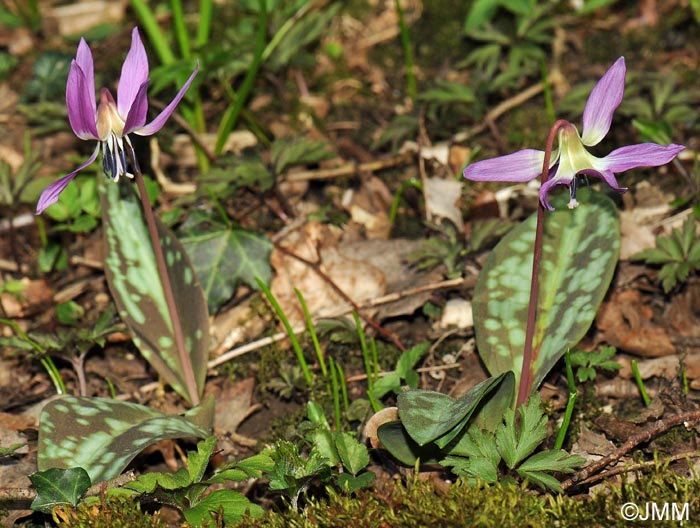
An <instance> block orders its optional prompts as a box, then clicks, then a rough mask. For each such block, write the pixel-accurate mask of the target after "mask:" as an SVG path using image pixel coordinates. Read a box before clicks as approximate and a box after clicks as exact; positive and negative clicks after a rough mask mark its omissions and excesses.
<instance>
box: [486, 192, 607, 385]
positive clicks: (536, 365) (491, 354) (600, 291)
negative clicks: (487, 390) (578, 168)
mask: <svg viewBox="0 0 700 528" xmlns="http://www.w3.org/2000/svg"><path fill="white" fill-rule="evenodd" d="M557 198H558V199H556V198H555V200H554V205H555V207H557V209H556V211H553V212H547V213H545V228H544V244H543V254H542V262H541V270H540V288H539V297H538V305H537V326H536V329H535V336H534V341H533V373H534V376H533V384H532V387H533V390H534V389H535V388H537V386H539V384H540V383H541V382H542V380H543V379H544V377H545V375H546V374H547V373H548V372H549V371H550V370H551V368H552V367H553V366H554V364H555V363H556V362H557V361H558V360H559V358H560V357H561V356H562V355H563V354H564V352H566V350H567V349H568V348H572V347H573V346H575V345H576V344H577V343H578V342H579V341H580V340H581V338H582V337H583V336H584V335H585V333H586V331H587V330H588V328H589V327H590V325H591V323H592V322H593V319H594V317H595V314H596V312H597V310H598V307H599V306H600V303H601V301H602V300H603V297H604V296H605V293H606V292H607V290H608V287H609V285H610V281H611V279H612V275H613V272H614V270H615V265H616V263H617V260H618V254H619V247H620V229H619V221H618V215H617V210H616V208H615V205H614V204H613V203H612V201H611V200H610V199H609V198H607V197H606V196H605V195H603V194H601V193H596V192H590V191H589V190H588V189H582V190H581V192H580V193H579V195H578V198H579V200H580V202H581V205H580V206H579V207H578V208H576V209H573V210H569V209H567V208H566V206H565V203H564V201H562V200H561V198H562V196H559V197H557ZM567 198H568V195H567ZM535 223H536V217H535V216H534V215H533V216H532V217H530V218H528V219H527V220H526V221H525V222H523V223H522V224H520V225H518V226H517V227H515V228H514V229H513V230H511V231H510V232H509V233H508V234H507V235H506V236H505V237H503V239H502V240H501V242H499V244H498V245H497V246H496V248H495V249H494V250H493V251H492V252H491V254H490V255H489V257H488V258H487V260H486V262H485V263H484V267H483V269H482V270H481V273H480V274H479V279H478V281H477V284H476V288H475V290H474V299H473V309H474V313H475V314H478V315H479V317H478V318H477V317H475V321H474V330H475V333H476V341H477V345H478V348H479V355H480V356H481V358H482V359H483V361H484V363H485V364H486V367H487V368H488V369H489V372H491V374H493V375H498V374H501V373H503V372H508V371H511V370H512V371H513V372H514V373H515V377H516V380H518V381H519V379H520V373H521V370H522V361H523V359H522V358H523V348H524V346H525V327H526V321H527V307H528V302H529V297H530V283H531V275H532V249H533V245H534V239H535ZM516 385H517V383H516ZM516 393H517V386H516Z"/></svg>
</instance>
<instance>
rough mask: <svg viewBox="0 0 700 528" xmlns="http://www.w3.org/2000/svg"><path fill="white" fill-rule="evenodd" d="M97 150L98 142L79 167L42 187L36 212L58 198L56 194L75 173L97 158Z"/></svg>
mask: <svg viewBox="0 0 700 528" xmlns="http://www.w3.org/2000/svg"><path fill="white" fill-rule="evenodd" d="M99 151H100V144H99V143H98V144H97V148H96V149H95V151H94V152H93V153H92V155H91V156H90V157H89V158H88V159H87V161H86V162H85V163H83V164H82V165H80V167H78V168H77V169H75V170H74V171H73V172H71V173H70V174H68V175H67V176H64V177H63V178H61V179H60V180H57V181H55V182H53V183H52V184H51V185H49V186H48V187H47V188H46V189H44V191H43V192H42V193H41V196H40V197H39V203H38V204H37V206H36V214H38V215H40V214H41V213H43V212H44V210H45V209H46V208H47V207H48V206H49V205H51V204H53V203H56V201H57V200H58V195H59V194H61V193H62V192H63V189H65V188H66V186H67V185H68V184H69V183H70V182H71V181H72V180H73V178H75V176H76V174H78V173H79V172H80V171H81V170H83V169H84V168H85V167H87V166H88V165H90V164H91V163H92V162H94V161H95V159H97V153H98V152H99Z"/></svg>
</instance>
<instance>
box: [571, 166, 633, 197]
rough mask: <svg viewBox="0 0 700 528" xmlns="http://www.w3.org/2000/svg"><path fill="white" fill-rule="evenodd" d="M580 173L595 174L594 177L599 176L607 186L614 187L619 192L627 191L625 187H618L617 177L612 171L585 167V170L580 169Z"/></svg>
mask: <svg viewBox="0 0 700 528" xmlns="http://www.w3.org/2000/svg"><path fill="white" fill-rule="evenodd" d="M581 174H585V175H586V176H595V177H596V178H600V179H601V180H603V181H604V182H605V183H607V184H608V187H610V188H612V189H615V190H616V191H619V192H627V187H620V184H619V183H617V178H615V174H613V172H612V171H609V170H603V171H597V170H593V169H587V170H584V171H581Z"/></svg>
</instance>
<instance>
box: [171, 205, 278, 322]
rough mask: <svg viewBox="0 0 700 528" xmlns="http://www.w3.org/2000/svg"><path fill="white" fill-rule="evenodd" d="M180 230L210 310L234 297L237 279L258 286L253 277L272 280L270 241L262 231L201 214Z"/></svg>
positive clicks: (254, 287)
mask: <svg viewBox="0 0 700 528" xmlns="http://www.w3.org/2000/svg"><path fill="white" fill-rule="evenodd" d="M181 231H182V233H183V236H182V237H181V241H182V244H183V245H184V247H185V249H186V250H187V253H188V255H189V257H190V260H191V261H192V265H193V266H194V269H195V271H196V272H197V276H198V277H199V281H200V282H201V284H202V286H203V288H204V293H205V295H206V297H207V303H208V305H209V310H210V311H211V312H212V313H214V312H216V311H217V310H218V309H219V308H220V307H221V306H222V305H223V304H224V303H225V302H226V301H228V300H229V299H231V297H233V294H234V293H235V290H236V287H237V286H238V284H239V283H241V282H243V283H245V284H247V285H248V286H250V287H251V288H253V289H256V290H257V289H258V285H257V283H256V282H255V277H259V278H260V279H261V280H262V281H263V282H264V283H265V284H269V283H270V280H272V268H271V266H270V253H271V252H272V242H270V240H269V239H268V238H267V237H266V236H265V235H261V234H258V233H255V232H253V231H247V230H245V229H238V228H234V227H230V226H226V225H225V224H222V223H220V222H216V221H213V220H211V219H208V218H207V219H204V218H200V217H197V218H193V219H190V220H188V221H187V222H185V224H184V225H183V227H182V228H181Z"/></svg>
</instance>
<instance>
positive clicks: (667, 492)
mask: <svg viewBox="0 0 700 528" xmlns="http://www.w3.org/2000/svg"><path fill="white" fill-rule="evenodd" d="M637 476H638V477H639V478H638V480H635V481H634V482H629V481H626V482H624V483H623V484H622V485H621V486H619V487H613V486H612V485H610V486H606V487H605V489H604V491H602V492H600V493H597V494H596V495H595V496H593V497H587V498H584V499H580V498H572V497H566V496H541V495H536V494H534V493H532V492H529V491H526V490H525V489H523V488H521V487H518V486H504V485H495V486H486V485H483V484H481V485H473V486H472V485H467V484H465V483H462V482H460V483H457V484H454V485H452V486H450V487H449V488H448V489H447V490H446V491H442V490H440V489H438V487H436V486H435V484H434V483H433V482H431V481H418V480H415V481H413V482H411V483H410V484H408V485H403V484H401V483H400V482H392V483H391V484H389V485H387V486H386V487H385V488H384V489H374V490H366V491H361V492H358V493H357V494H356V495H354V496H347V495H340V494H336V493H333V492H331V493H330V494H329V496H328V498H327V499H323V500H316V499H312V500H310V501H309V503H308V504H307V505H306V508H305V509H303V510H302V511H294V512H292V511H287V512H282V513H280V512H272V511H270V512H267V513H266V514H265V515H264V516H263V517H262V518H260V519H245V520H243V521H242V522H240V523H239V524H238V525H236V526H239V527H243V526H251V527H270V528H278V527H279V528H282V527H293V528H310V527H324V526H327V527H333V526H352V527H353V528H364V527H368V528H369V527H379V526H387V527H389V526H391V527H392V528H393V527H402V526H406V527H409V526H410V527H413V526H440V527H458V526H459V527H469V526H479V527H486V528H488V527H508V526H527V527H533V528H535V527H543V528H544V527H549V526H568V527H577V526H585V527H591V526H610V527H615V526H620V527H623V526H629V521H626V520H625V519H624V518H623V517H622V515H621V514H620V508H621V507H622V505H623V504H625V503H628V502H632V503H634V504H636V505H637V506H639V507H640V509H641V510H642V511H644V507H645V505H646V504H647V503H655V504H657V505H658V506H659V507H663V504H664V503H669V504H675V505H677V507H678V508H679V509H682V508H683V506H684V504H685V503H688V512H689V520H688V522H686V523H684V526H700V521H696V520H694V519H693V516H694V512H698V511H700V493H698V492H699V491H700V482H699V481H696V480H689V479H687V478H683V477H681V476H678V475H676V474H674V473H673V472H670V471H668V469H667V468H663V467H658V468H656V469H654V470H653V471H652V472H651V473H649V474H646V475H637Z"/></svg>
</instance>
